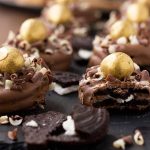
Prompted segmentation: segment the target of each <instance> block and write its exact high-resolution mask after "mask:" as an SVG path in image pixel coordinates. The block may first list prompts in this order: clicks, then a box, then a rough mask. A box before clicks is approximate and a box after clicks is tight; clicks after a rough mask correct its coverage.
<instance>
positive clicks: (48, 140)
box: [23, 105, 109, 150]
mask: <svg viewBox="0 0 150 150" xmlns="http://www.w3.org/2000/svg"><path fill="white" fill-rule="evenodd" d="M108 122H109V115H108V113H107V111H106V110H104V109H97V108H91V107H86V106H82V105H77V106H76V107H75V108H74V109H73V112H72V113H71V116H65V115H63V114H61V113H57V112H52V111H49V112H47V113H44V114H39V115H32V116H27V117H26V118H25V122H24V123H23V132H24V135H25V142H26V143H27V144H28V146H29V148H31V149H32V150H33V149H36V150H37V149H43V148H45V149H46V148H47V147H48V145H49V146H51V145H55V144H57V145H60V144H61V145H63V146H70V145H75V146H77V145H85V144H92V143H96V142H98V141H100V140H101V139H102V138H103V137H104V136H105V135H106V134H107V130H108Z"/></svg>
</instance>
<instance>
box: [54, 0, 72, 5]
mask: <svg viewBox="0 0 150 150" xmlns="http://www.w3.org/2000/svg"><path fill="white" fill-rule="evenodd" d="M56 2H57V3H60V4H70V3H72V2H74V0H56Z"/></svg>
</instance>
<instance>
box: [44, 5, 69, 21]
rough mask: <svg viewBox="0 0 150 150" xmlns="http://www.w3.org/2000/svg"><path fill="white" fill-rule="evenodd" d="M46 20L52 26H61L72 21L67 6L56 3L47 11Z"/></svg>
mask: <svg viewBox="0 0 150 150" xmlns="http://www.w3.org/2000/svg"><path fill="white" fill-rule="evenodd" d="M47 18H48V20H49V21H50V22H52V23H54V24H63V23H67V22H69V21H70V20H71V19H72V13H71V10H70V9H69V7H68V6H67V5H65V4H62V3H56V4H54V5H52V6H51V7H50V8H49V9H48V11H47Z"/></svg>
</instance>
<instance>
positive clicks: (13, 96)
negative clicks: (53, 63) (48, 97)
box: [0, 60, 52, 114]
mask: <svg viewBox="0 0 150 150" xmlns="http://www.w3.org/2000/svg"><path fill="white" fill-rule="evenodd" d="M40 61H41V60H40ZM41 62H42V61H41ZM34 63H35V64H36V65H37V64H38V63H37V62H34ZM32 65H33V64H32ZM38 65H41V68H42V67H44V66H43V65H42V64H38ZM33 68H34V66H29V67H24V68H22V69H21V70H19V71H18V72H16V73H14V74H8V73H4V74H1V78H0V81H1V86H0V89H1V90H0V114H4V113H8V112H14V111H18V110H23V109H28V108H32V107H33V106H36V105H37V104H44V103H45V94H46V92H47V91H48V90H49V84H51V82H52V75H51V72H50V71H49V70H47V69H46V68H45V69H44V70H46V72H45V73H44V74H42V73H41V70H39V71H38V70H37V71H35V70H34V69H33ZM35 75H36V76H38V77H37V78H36V79H35ZM6 80H9V81H11V82H12V85H11V86H10V87H9V88H10V89H7V88H6Z"/></svg>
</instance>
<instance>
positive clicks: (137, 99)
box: [79, 52, 150, 111]
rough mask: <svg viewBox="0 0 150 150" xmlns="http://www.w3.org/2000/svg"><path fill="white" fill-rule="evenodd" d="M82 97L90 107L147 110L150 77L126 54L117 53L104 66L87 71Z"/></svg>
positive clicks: (83, 80)
mask: <svg viewBox="0 0 150 150" xmlns="http://www.w3.org/2000/svg"><path fill="white" fill-rule="evenodd" d="M79 98H80V100H81V103H82V104H85V105H88V106H94V107H101V108H108V109H120V110H122V109H127V110H138V111H141V110H146V109H149V108H150V76H149V73H148V71H146V70H143V71H140V68H139V67H138V66H137V65H135V64H134V63H133V61H132V59H131V58H130V57H129V56H127V55H126V54H124V53H121V52H118V53H113V54H110V55H108V56H107V57H106V58H104V60H103V61H102V62H101V65H100V66H93V67H91V68H88V69H87V71H86V73H85V75H84V77H83V79H82V80H81V81H80V84H79Z"/></svg>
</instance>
